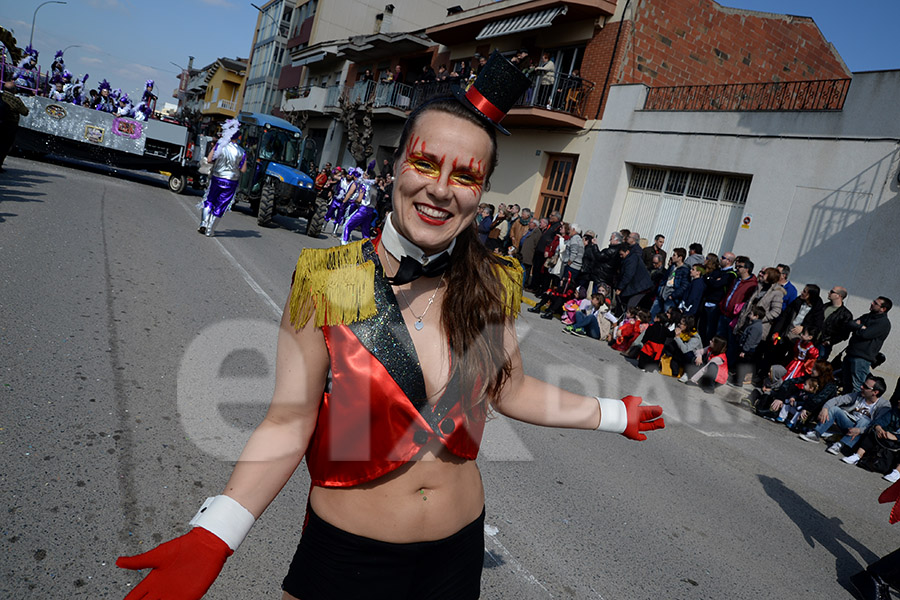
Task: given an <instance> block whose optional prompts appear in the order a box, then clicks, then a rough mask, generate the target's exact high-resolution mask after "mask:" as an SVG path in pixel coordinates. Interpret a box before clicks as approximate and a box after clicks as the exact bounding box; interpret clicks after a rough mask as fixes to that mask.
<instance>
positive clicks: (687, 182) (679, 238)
mask: <svg viewBox="0 0 900 600" xmlns="http://www.w3.org/2000/svg"><path fill="white" fill-rule="evenodd" d="M750 179H751V178H750V177H747V176H745V175H723V174H721V173H708V172H704V171H686V170H678V169H660V168H654V167H638V166H633V167H632V168H631V178H630V180H629V186H628V194H627V196H626V198H625V208H624V209H623V211H622V216H621V218H620V219H619V229H623V228H627V229H630V230H632V231H637V232H638V233H640V234H641V235H642V236H643V237H645V238H647V239H648V240H649V241H650V242H651V243H652V240H653V237H654V236H655V235H656V234H659V233H661V234H663V235H664V236H666V246H665V247H666V249H668V250H671V249H672V248H678V247H682V248H687V247H688V245H689V244H691V243H693V242H700V243H701V244H702V245H703V250H704V252H715V253H717V254H721V253H722V252H724V251H726V250H731V249H732V247H733V246H734V238H735V236H736V235H737V231H738V227H740V223H741V216H742V215H743V212H744V205H745V203H746V201H747V193H748V192H749V191H750Z"/></svg>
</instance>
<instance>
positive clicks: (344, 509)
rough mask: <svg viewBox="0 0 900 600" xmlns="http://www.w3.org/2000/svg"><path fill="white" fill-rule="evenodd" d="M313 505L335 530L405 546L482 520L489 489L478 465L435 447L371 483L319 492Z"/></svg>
mask: <svg viewBox="0 0 900 600" xmlns="http://www.w3.org/2000/svg"><path fill="white" fill-rule="evenodd" d="M309 502H310V505H311V506H312V509H313V511H315V513H316V514H317V515H318V516H319V517H321V518H322V519H324V520H325V521H326V522H328V523H330V524H332V525H334V526H335V527H338V528H340V529H343V530H344V531H347V532H349V533H354V534H356V535H361V536H364V537H367V538H371V539H375V540H381V541H383V542H391V543H395V544H403V543H410V542H424V541H433V540H440V539H443V538H446V537H448V536H451V535H453V534H454V533H456V532H457V531H459V530H460V529H462V528H463V527H465V526H466V525H468V524H469V523H471V522H472V521H474V520H475V519H477V518H478V516H479V515H480V514H481V511H482V509H483V508H484V487H483V486H482V483H481V473H480V472H479V470H478V466H477V465H476V463H475V461H473V460H465V459H462V458H458V457H456V456H453V455H452V454H450V453H449V452H448V451H447V450H446V449H444V448H443V446H441V445H440V443H439V442H431V443H430V444H428V445H426V446H425V447H424V448H423V449H422V452H420V453H419V455H418V456H417V457H416V459H414V460H412V461H410V462H409V463H407V464H406V465H404V466H402V467H400V468H399V469H397V470H395V471H392V472H390V473H388V474H387V475H384V476H382V477H379V478H378V479H376V480H374V481H371V482H369V483H364V484H361V485H357V486H354V487H349V488H325V487H314V488H313V489H312V491H311V492H310V495H309Z"/></svg>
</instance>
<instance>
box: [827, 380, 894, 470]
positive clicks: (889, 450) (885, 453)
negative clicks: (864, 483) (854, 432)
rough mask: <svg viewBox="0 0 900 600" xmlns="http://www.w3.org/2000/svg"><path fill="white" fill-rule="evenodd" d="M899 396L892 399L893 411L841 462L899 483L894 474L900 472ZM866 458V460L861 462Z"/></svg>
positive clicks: (882, 418) (883, 415)
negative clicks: (879, 474)
mask: <svg viewBox="0 0 900 600" xmlns="http://www.w3.org/2000/svg"><path fill="white" fill-rule="evenodd" d="M896 400H897V394H896V393H895V394H894V397H893V398H891V410H890V411H887V412H884V413H882V415H881V417H879V419H878V420H877V421H873V422H872V426H871V427H870V428H869V430H868V431H867V432H866V433H865V434H864V435H863V436H862V439H860V440H859V446H858V447H857V449H856V452H854V453H853V454H851V455H850V456H845V457H843V458H842V459H841V460H842V461H844V462H845V463H847V464H848V465H856V464H858V465H859V466H860V467H863V468H865V469H867V470H870V471H875V472H877V473H881V474H882V475H884V479H885V480H887V481H897V479H894V478H893V476H892V474H893V473H897V478H898V479H900V472H898V471H897V469H896V468H895V467H896V466H897V463H898V460H900V406H898V405H897V404H896ZM864 456H865V460H861V459H862V458H863V457H864Z"/></svg>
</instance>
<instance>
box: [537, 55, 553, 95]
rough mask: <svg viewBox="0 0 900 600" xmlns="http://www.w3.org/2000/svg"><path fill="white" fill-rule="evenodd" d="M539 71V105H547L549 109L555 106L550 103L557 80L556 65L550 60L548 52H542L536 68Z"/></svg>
mask: <svg viewBox="0 0 900 600" xmlns="http://www.w3.org/2000/svg"><path fill="white" fill-rule="evenodd" d="M534 70H535V71H537V72H538V75H539V76H538V95H537V105H538V106H544V105H546V106H547V108H548V109H550V108H552V107H553V106H552V105H551V104H550V101H551V97H550V96H551V94H552V93H553V84H554V83H555V82H556V65H555V64H553V61H552V60H550V55H549V54H548V53H546V52H544V53H543V54H541V62H540V64H539V65H538V66H536V67H535V68H534Z"/></svg>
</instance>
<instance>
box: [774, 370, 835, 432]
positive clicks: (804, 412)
mask: <svg viewBox="0 0 900 600" xmlns="http://www.w3.org/2000/svg"><path fill="white" fill-rule="evenodd" d="M776 368H778V369H781V373H782V379H784V376H785V374H786V373H787V370H786V369H785V368H784V367H782V366H780V365H776V366H774V367H772V369H773V370H774V369H776ZM809 379H815V380H817V381H818V382H819V385H818V390H817V391H816V392H815V394H813V395H812V396H808V397H807V398H806V399H805V400H804V401H803V406H802V407H801V409H800V415H799V419H798V420H797V423H796V424H795V426H794V427H793V429H794V430H795V431H796V432H797V433H803V432H805V431H807V430H808V429H810V427H807V426H806V423H807V421H809V420H810V417H811V416H812V417H813V418H817V417H818V416H819V413H820V412H821V411H822V407H823V406H825V403H826V402H828V401H829V400H831V399H832V398H834V397H835V396H837V395H838V386H837V381H836V380H835V378H834V367H832V366H831V363H830V362H828V361H825V360H819V361H816V364H815V365H813V368H812V372H811V373H810V374H809V375H804V376H802V377H797V378H794V379H785V380H784V381H783V382H782V384H781V386H780V387H779V388H778V390H779V391H778V392H776V393H774V394H772V396H773V397H774V400H771V401H770V402H771V403H770V405H769V408H768V410H767V411H759V412H758V413H757V414H759V415H760V416H761V417H766V418H769V417H771V418H773V419H774V418H775V415H777V414H778V412H779V411H780V410H781V406H782V404H783V403H784V402H785V401H786V400H788V399H790V398H791V397H792V396H794V395H795V394H796V392H797V391H798V390H799V389H800V388H802V387H803V384H804V383H805V382H806V381H807V380H809Z"/></svg>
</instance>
